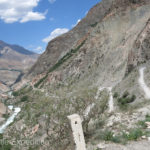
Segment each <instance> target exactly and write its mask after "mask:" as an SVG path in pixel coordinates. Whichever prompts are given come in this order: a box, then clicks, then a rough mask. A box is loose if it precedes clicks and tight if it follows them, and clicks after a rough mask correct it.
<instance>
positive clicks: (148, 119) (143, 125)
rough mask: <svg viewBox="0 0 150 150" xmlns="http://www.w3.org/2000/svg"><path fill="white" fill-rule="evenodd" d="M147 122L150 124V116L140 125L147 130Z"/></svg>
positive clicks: (139, 123)
mask: <svg viewBox="0 0 150 150" xmlns="http://www.w3.org/2000/svg"><path fill="white" fill-rule="evenodd" d="M146 122H150V116H149V115H146V116H145V120H142V121H139V122H138V125H139V126H141V127H142V128H143V129H146V128H147V125H146Z"/></svg>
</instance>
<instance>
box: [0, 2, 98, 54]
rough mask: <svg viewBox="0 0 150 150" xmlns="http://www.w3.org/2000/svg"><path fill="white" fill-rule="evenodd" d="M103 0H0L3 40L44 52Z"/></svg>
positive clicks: (0, 33) (0, 36)
mask: <svg viewBox="0 0 150 150" xmlns="http://www.w3.org/2000/svg"><path fill="white" fill-rule="evenodd" d="M98 2H100V0H0V40H3V41H5V42H7V43H10V44H18V45H21V46H23V47H25V48H27V49H29V50H32V51H35V52H38V53H39V52H42V51H44V50H45V47H46V46H47V42H48V41H50V40H51V39H53V38H54V37H56V36H58V35H60V34H62V33H65V32H67V31H68V30H70V29H71V28H72V27H73V26H75V25H76V24H77V22H79V21H80V19H82V18H83V17H84V16H85V15H86V13H87V12H88V10H89V9H90V8H91V7H93V6H94V5H95V4H96V3H98Z"/></svg>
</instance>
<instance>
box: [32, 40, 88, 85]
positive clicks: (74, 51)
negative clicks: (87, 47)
mask: <svg viewBox="0 0 150 150" xmlns="http://www.w3.org/2000/svg"><path fill="white" fill-rule="evenodd" d="M85 41H86V40H84V41H83V42H82V43H81V44H80V45H79V46H78V47H77V48H75V49H71V51H69V52H68V53H67V54H66V55H65V56H64V57H62V58H61V59H60V60H59V61H58V62H57V63H56V64H55V65H54V66H52V67H51V68H50V69H49V71H48V73H50V72H53V71H54V70H56V69H57V68H58V67H60V66H61V65H62V64H63V63H64V62H66V61H67V60H68V59H69V58H70V57H72V56H73V55H74V54H75V53H76V52H77V51H78V50H79V49H80V48H81V47H82V46H83V45H84V43H85ZM48 73H47V74H46V75H45V76H44V77H43V78H41V79H40V80H39V81H38V82H37V83H36V84H35V85H34V86H35V87H38V86H39V85H40V84H41V83H42V82H43V81H45V80H46V78H47V77H48Z"/></svg>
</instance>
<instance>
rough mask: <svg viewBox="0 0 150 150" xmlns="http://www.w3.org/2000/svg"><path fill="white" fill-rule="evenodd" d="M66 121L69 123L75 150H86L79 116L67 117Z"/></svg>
mask: <svg viewBox="0 0 150 150" xmlns="http://www.w3.org/2000/svg"><path fill="white" fill-rule="evenodd" d="M68 119H69V120H70V122H71V127H72V132H73V137H74V142H75V145H76V150H86V145H85V139H84V135H83V129H82V121H81V118H80V116H79V115H78V114H73V115H71V116H68Z"/></svg>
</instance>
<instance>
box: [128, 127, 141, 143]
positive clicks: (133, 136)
mask: <svg viewBox="0 0 150 150" xmlns="http://www.w3.org/2000/svg"><path fill="white" fill-rule="evenodd" d="M142 135H143V132H142V130H141V129H139V128H137V129H132V130H130V132H129V135H127V138H128V140H137V139H138V138H139V137H141V136H142Z"/></svg>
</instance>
